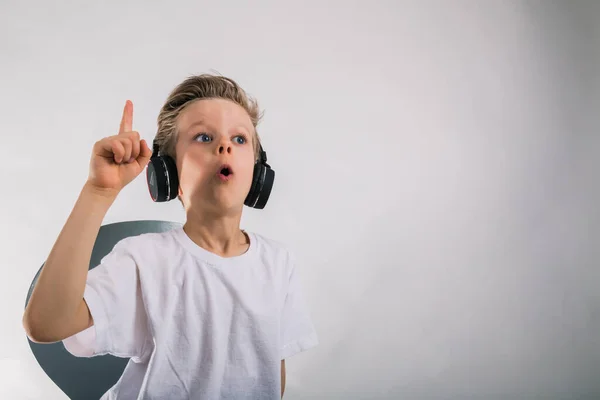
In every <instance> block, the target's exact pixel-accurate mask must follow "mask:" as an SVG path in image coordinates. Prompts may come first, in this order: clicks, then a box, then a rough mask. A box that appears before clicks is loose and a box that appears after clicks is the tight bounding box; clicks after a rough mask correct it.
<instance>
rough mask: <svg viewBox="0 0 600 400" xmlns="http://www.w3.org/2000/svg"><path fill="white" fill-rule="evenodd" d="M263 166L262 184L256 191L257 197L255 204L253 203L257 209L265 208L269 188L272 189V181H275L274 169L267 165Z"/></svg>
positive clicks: (269, 191) (269, 193)
mask: <svg viewBox="0 0 600 400" xmlns="http://www.w3.org/2000/svg"><path fill="white" fill-rule="evenodd" d="M263 168H264V170H265V171H264V172H265V173H264V175H263V176H264V178H263V180H262V185H261V188H260V191H259V193H258V199H257V201H256V204H255V205H254V208H258V209H259V210H262V209H263V208H265V205H266V204H267V201H268V200H269V196H270V195H271V189H273V182H274V181H275V171H273V170H272V169H271V168H268V167H263Z"/></svg>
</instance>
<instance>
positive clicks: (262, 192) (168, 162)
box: [146, 139, 275, 209]
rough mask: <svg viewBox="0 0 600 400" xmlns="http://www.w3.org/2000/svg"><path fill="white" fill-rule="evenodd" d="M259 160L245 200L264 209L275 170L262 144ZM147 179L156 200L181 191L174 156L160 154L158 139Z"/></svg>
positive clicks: (153, 150)
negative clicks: (270, 164) (268, 162)
mask: <svg viewBox="0 0 600 400" xmlns="http://www.w3.org/2000/svg"><path fill="white" fill-rule="evenodd" d="M259 146H260V149H259V157H258V161H257V162H256V163H255V164H254V173H253V175H252V185H251V186H250V191H249V192H248V195H247V196H246V199H245V200H244V204H245V205H247V206H248V207H252V208H258V209H263V208H265V204H267V200H269V195H270V194H271V189H272V188H273V181H274V180H275V171H273V170H272V169H271V167H270V166H269V164H267V153H266V152H265V151H264V150H263V148H262V145H260V144H259ZM146 181H147V182H148V190H149V191H150V197H151V198H152V200H153V201H155V202H163V201H169V200H173V199H175V198H177V193H178V191H179V177H178V175H177V165H176V164H175V160H173V158H172V157H170V156H167V155H160V154H159V146H158V144H157V143H156V139H155V140H154V142H153V143H152V156H151V157H150V162H149V163H148V167H147V168H146Z"/></svg>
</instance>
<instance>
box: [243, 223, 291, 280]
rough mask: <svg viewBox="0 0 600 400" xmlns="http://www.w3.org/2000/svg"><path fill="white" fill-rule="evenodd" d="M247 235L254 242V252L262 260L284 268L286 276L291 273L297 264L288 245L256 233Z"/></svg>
mask: <svg viewBox="0 0 600 400" xmlns="http://www.w3.org/2000/svg"><path fill="white" fill-rule="evenodd" d="M247 233H249V234H250V235H251V239H254V240H256V250H257V252H258V254H259V255H260V257H261V258H262V259H263V260H265V261H267V262H269V263H274V264H277V265H278V266H280V267H285V268H286V269H287V270H288V274H289V273H291V272H292V270H293V269H294V267H295V265H296V264H297V262H296V254H295V251H294V250H293V248H292V247H291V246H290V245H289V244H288V243H286V242H284V241H282V240H278V239H274V238H271V237H268V236H265V235H263V234H260V233H257V232H247Z"/></svg>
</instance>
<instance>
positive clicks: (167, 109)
mask: <svg viewBox="0 0 600 400" xmlns="http://www.w3.org/2000/svg"><path fill="white" fill-rule="evenodd" d="M200 99H225V100H230V101H232V102H234V103H236V104H238V105H239V106H241V107H242V108H243V109H244V110H246V112H247V113H248V115H249V116H250V119H251V120H252V125H253V126H254V132H255V135H254V140H253V145H254V158H255V160H258V156H259V149H260V138H259V137H258V133H257V132H256V126H257V125H258V122H259V121H260V119H261V117H262V115H261V112H260V110H259V107H258V102H257V101H256V100H255V99H254V98H252V97H250V96H248V95H247V94H246V92H245V91H244V90H243V89H242V88H241V87H240V86H239V85H238V84H237V83H236V82H235V81H234V80H233V79H230V78H226V77H224V76H218V75H211V74H202V75H195V76H190V77H188V78H187V79H185V80H184V81H183V82H181V83H180V84H179V85H177V86H176V87H175V88H174V89H173V90H172V91H171V93H170V94H169V97H168V98H167V100H166V102H165V104H164V105H163V107H162V108H161V110H160V113H159V114H158V119H157V122H158V130H157V132H156V137H155V139H154V140H155V141H156V144H158V146H159V149H160V153H161V154H162V155H168V156H170V157H172V158H173V159H175V158H176V152H175V144H176V143H177V118H178V117H179V114H180V113H181V111H183V109H184V108H185V107H186V106H188V105H189V104H191V103H192V102H194V101H196V100H200Z"/></svg>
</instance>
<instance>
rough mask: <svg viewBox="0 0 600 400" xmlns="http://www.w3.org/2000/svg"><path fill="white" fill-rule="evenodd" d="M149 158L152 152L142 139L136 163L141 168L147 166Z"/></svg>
mask: <svg viewBox="0 0 600 400" xmlns="http://www.w3.org/2000/svg"><path fill="white" fill-rule="evenodd" d="M151 156H152V150H151V149H150V147H148V143H146V140H145V139H142V140H141V141H140V154H139V155H138V157H137V162H138V163H139V164H140V165H142V166H146V164H148V162H149V161H150V157H151Z"/></svg>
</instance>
